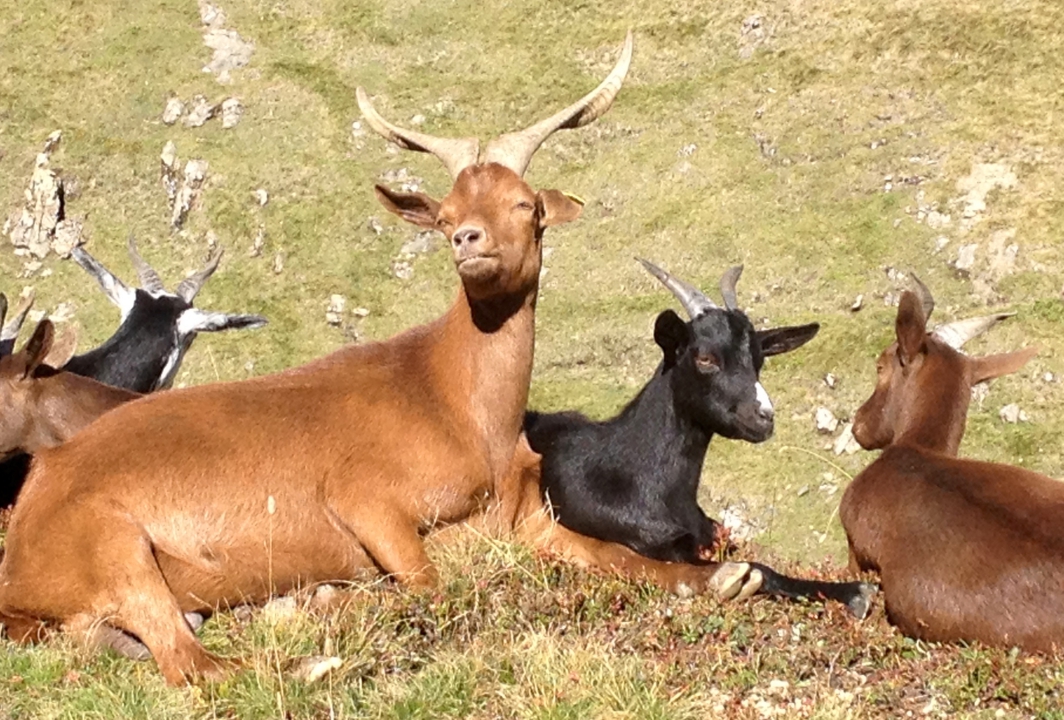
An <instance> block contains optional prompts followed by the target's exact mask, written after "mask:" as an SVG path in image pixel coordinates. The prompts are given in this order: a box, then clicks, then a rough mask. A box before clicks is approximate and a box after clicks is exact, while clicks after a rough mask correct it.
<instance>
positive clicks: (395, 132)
mask: <svg viewBox="0 0 1064 720" xmlns="http://www.w3.org/2000/svg"><path fill="white" fill-rule="evenodd" d="M355 99H356V100H358V109H359V110H361V111H362V117H364V118H365V119H366V122H367V123H368V124H369V126H370V127H371V128H373V130H374V131H376V132H377V134H378V135H381V136H383V137H384V139H385V140H388V141H389V142H393V143H395V144H396V145H398V146H399V147H401V148H403V149H404V150H415V151H417V152H427V153H432V154H433V155H435V156H436V157H438V158H439V159H440V161H441V162H442V163H443V165H444V167H446V168H447V172H449V173H450V174H451V179H452V180H457V179H458V174H459V173H460V172H462V171H463V170H465V169H466V168H467V167H469V166H470V165H476V163H477V154H478V153H479V152H480V141H479V140H477V139H476V138H475V137H468V138H441V137H436V136H434V135H426V134H425V133H420V132H417V131H415V130H407V129H405V128H401V127H399V126H398V125H393V124H391V123H390V122H388V121H387V120H385V119H384V118H382V117H381V116H380V113H378V112H377V110H376V109H375V108H374V107H373V103H372V102H370V99H369V95H367V94H366V91H365V90H363V89H362V88H361V87H359V88H357V89H356V90H355Z"/></svg>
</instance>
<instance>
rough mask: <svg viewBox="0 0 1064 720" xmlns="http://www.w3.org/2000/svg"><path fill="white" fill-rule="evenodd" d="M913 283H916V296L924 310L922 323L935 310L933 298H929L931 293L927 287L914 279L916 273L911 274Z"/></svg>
mask: <svg viewBox="0 0 1064 720" xmlns="http://www.w3.org/2000/svg"><path fill="white" fill-rule="evenodd" d="M912 276H913V282H914V283H916V295H917V297H919V298H920V304H921V305H922V306H923V308H924V322H927V321H928V320H930V319H931V312H932V311H933V310H934V309H935V298H933V297H931V291H930V290H928V289H927V285H924V283H923V282H922V281H921V280H920V278H918V277H916V273H912Z"/></svg>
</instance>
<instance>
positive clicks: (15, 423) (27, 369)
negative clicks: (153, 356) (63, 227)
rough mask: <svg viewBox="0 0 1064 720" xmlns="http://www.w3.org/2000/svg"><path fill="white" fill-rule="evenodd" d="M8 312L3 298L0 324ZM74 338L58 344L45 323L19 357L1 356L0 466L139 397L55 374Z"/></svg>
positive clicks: (61, 438)
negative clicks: (56, 366)
mask: <svg viewBox="0 0 1064 720" xmlns="http://www.w3.org/2000/svg"><path fill="white" fill-rule="evenodd" d="M6 309H7V300H6V298H4V296H3V295H0V323H3V318H4V314H5V310H6ZM17 334H18V331H17V329H15V330H14V335H16V336H17ZM71 337H73V336H67V339H66V340H65V341H60V342H57V341H56V340H55V328H54V327H53V325H52V323H51V321H49V320H42V321H41V322H39V323H38V324H37V328H36V329H35V330H34V332H33V336H32V337H31V338H30V339H29V340H28V341H27V342H26V344H25V345H24V346H23V347H22V349H21V350H19V352H17V353H11V354H0V462H2V461H4V460H7V459H9V458H11V457H12V456H14V455H17V454H19V453H34V452H37V451H38V450H41V449H44V448H49V447H55V446H56V445H58V444H60V443H62V442H65V441H66V440H68V439H69V438H70V437H71V436H72V435H74V433H76V432H77V431H78V430H80V429H81V428H83V427H85V426H86V425H88V424H89V423H90V422H92V421H93V420H95V419H96V418H97V417H99V416H100V415H102V414H103V413H105V412H107V411H108V410H110V409H112V408H114V407H117V406H118V405H121V404H122V403H124V402H128V401H129V400H132V399H134V398H138V397H140V395H139V394H138V393H134V392H129V391H127V390H120V389H118V388H113V387H111V386H109V385H104V384H102V383H99V382H96V381H95V380H90V379H89V378H83V377H80V376H78V375H74V374H73V373H68V372H63V371H60V370H55V369H54V366H55V365H62V364H63V363H64V362H66V360H67V359H68V358H69V357H70V355H71V354H72V353H73V351H74V346H73V343H72V342H71V341H70V338H71ZM11 341H12V344H13V343H14V337H12V339H11Z"/></svg>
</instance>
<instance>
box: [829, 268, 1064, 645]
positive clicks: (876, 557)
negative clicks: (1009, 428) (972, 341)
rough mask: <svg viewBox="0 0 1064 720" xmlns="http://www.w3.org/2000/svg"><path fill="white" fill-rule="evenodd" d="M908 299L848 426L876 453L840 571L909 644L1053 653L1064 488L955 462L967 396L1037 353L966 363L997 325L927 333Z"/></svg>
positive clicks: (1057, 636) (854, 506)
mask: <svg viewBox="0 0 1064 720" xmlns="http://www.w3.org/2000/svg"><path fill="white" fill-rule="evenodd" d="M917 287H918V289H919V294H915V293H912V292H908V291H906V292H905V293H903V294H902V297H901V303H900V305H899V306H898V315H897V320H896V323H895V330H896V334H897V340H896V341H895V342H894V343H893V344H891V345H890V347H888V348H887V349H886V350H884V351H883V353H882V354H881V355H880V356H879V360H878V361H877V363H876V372H877V379H876V387H875V391H874V392H873V393H872V396H871V397H870V398H869V399H868V400H867V401H866V402H865V403H864V405H862V406H861V408H860V409H859V410H858V411H857V413H856V415H855V416H854V425H853V432H854V437H856V438H857V441H858V442H859V443H861V445H862V447H864V448H866V449H869V450H872V449H877V448H883V452H882V453H881V454H880V456H879V457H878V458H877V459H876V460H875V461H874V462H873V463H872V464H871V465H869V466H868V467H867V468H866V469H865V470H864V471H863V472H862V473H861V474H860V475H858V476H857V477H856V478H854V480H853V482H852V483H851V484H850V486H849V488H847V490H846V493H845V495H843V498H842V505H841V507H840V510H839V517H840V518H841V520H842V524H843V527H844V528H845V529H846V537H847V539H848V541H849V545H850V565H851V567H852V568H853V569H854V571H859V570H872V571H875V572H877V573H879V576H880V578H882V587H883V595H884V599H885V604H886V610H887V617H888V618H889V619H890V621H891V622H892V623H894V624H895V625H896V626H897V627H898V629H899V630H901V631H902V632H903V633H904V634H906V635H909V636H911V637H916V638H923V639H926V640H938V641H956V640H977V641H979V642H983V643H987V644H990V645H1015V646H1019V647H1021V648H1024V649H1027V650H1033V651H1054V650H1057V651H1059V650H1061V649H1064V533H1062V528H1064V485H1062V484H1061V483H1060V482H1058V481H1056V480H1053V479H1052V478H1048V477H1046V476H1044V475H1039V474H1037V473H1033V472H1030V471H1029V470H1023V469H1021V468H1016V467H1011V466H1009V465H1001V464H998V463H988V462H977V461H974V460H963V459H959V458H957V449H958V447H959V445H960V442H961V438H962V437H963V435H964V427H965V418H966V416H967V413H968V404H969V402H970V401H971V387H972V385H974V384H976V383H979V382H983V381H984V380H989V379H991V378H995V377H999V376H1001V375H1005V374H1007V373H1011V372H1015V371H1016V370H1019V369H1020V368H1021V367H1023V366H1024V364H1026V363H1027V361H1028V360H1029V359H1030V358H1031V357H1033V356H1034V354H1035V352H1036V351H1035V350H1034V349H1032V348H1027V349H1024V350H1020V351H1017V352H1012V353H1005V354H1002V355H991V356H988V357H979V358H976V357H968V356H966V355H964V354H963V353H961V352H960V351H959V348H960V346H961V345H962V344H963V343H964V342H965V341H966V340H968V339H969V338H971V337H974V336H975V335H976V334H978V333H979V332H981V331H983V330H985V329H986V328H987V327H989V326H990V325H991V324H993V322H996V321H997V320H999V319H1001V318H1002V317H1005V316H1003V315H998V316H994V317H990V318H979V319H975V320H969V321H962V322H960V323H953V324H951V325H949V326H946V327H941V328H938V329H937V330H935V331H934V332H932V333H928V332H927V320H928V318H929V317H930V315H931V310H932V309H933V308H934V301H933V299H932V297H931V294H930V293H929V292H928V291H927V289H926V288H925V287H924V286H923V285H922V284H921V283H919V281H917Z"/></svg>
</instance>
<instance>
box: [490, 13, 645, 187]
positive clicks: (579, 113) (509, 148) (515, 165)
mask: <svg viewBox="0 0 1064 720" xmlns="http://www.w3.org/2000/svg"><path fill="white" fill-rule="evenodd" d="M631 63H632V31H631V30H629V31H628V34H627V35H626V36H625V38H624V48H623V49H622V50H621V57H620V58H619V59H618V60H617V64H616V65H615V66H614V67H613V70H612V71H610V74H609V75H607V76H606V79H605V80H603V81H602V83H601V84H600V85H599V86H598V87H597V88H595V89H594V90H592V91H591V92H589V93H588V94H587V95H585V96H584V97H582V98H580V99H579V100H577V101H576V102H575V103H573V104H572V105H570V106H569V107H567V108H565V109H564V110H561V111H559V112H557V113H555V114H554V115H551V116H550V117H549V118H547V119H546V120H541V121H540V122H538V123H536V124H535V125H533V126H531V127H529V128H525V129H524V130H519V131H517V132H512V133H506V134H505V135H500V136H499V137H497V138H495V139H494V140H492V141H491V142H489V143H488V146H487V148H485V150H484V156H483V158H482V159H481V162H485V163H489V162H495V163H498V164H500V165H503V166H505V167H508V168H510V169H511V170H513V171H514V172H515V173H517V174H518V176H521V177H523V176H524V174H525V170H527V169H528V163H529V161H530V160H532V155H533V154H535V152H536V150H538V149H539V146H540V145H542V144H543V141H544V140H546V139H547V138H548V137H550V136H551V135H552V134H553V133H554V132H555V131H556V130H562V129H565V128H578V127H581V126H583V125H587V124H588V123H590V122H593V121H595V120H597V119H598V118H599V117H601V116H602V115H603V114H604V113H605V112H606V111H607V110H609V109H610V105H612V104H613V100H614V98H616V97H617V93H618V92H620V90H621V84H622V83H623V82H624V77H625V75H627V74H628V66H629V65H630V64H631Z"/></svg>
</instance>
